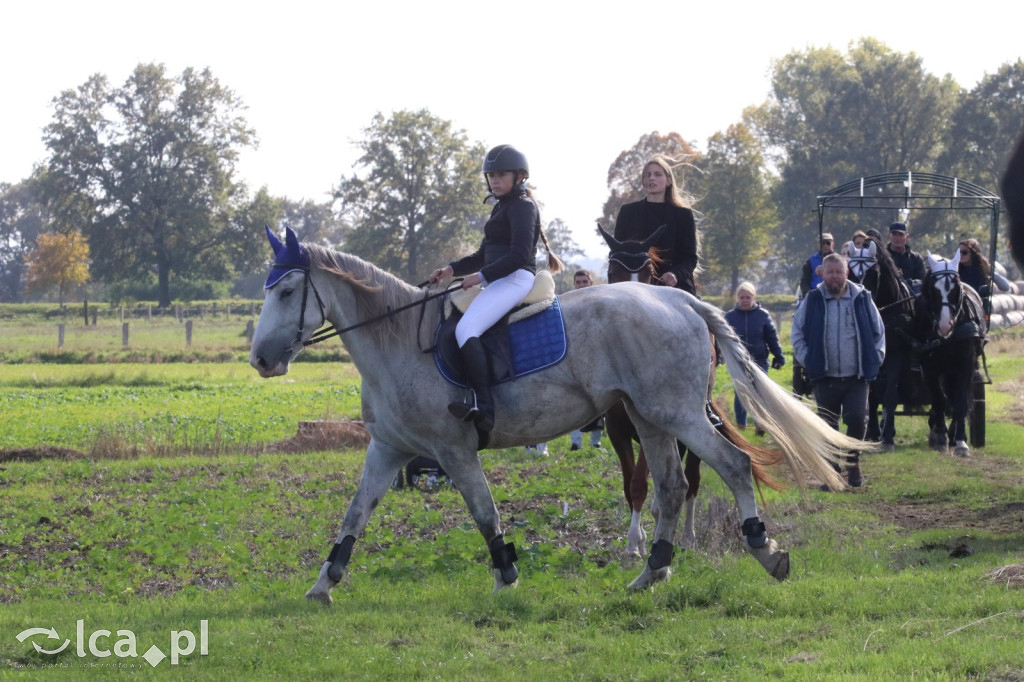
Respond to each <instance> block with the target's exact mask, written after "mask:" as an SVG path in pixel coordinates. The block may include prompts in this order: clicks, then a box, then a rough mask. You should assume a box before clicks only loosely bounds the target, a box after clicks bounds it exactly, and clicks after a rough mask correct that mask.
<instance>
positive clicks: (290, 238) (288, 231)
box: [284, 225, 299, 253]
mask: <svg viewBox="0 0 1024 682" xmlns="http://www.w3.org/2000/svg"><path fill="white" fill-rule="evenodd" d="M284 243H285V245H287V247H288V248H289V249H291V252H292V253H299V238H298V237H297V236H296V235H295V232H294V231H293V230H292V228H290V227H288V226H287V225H285V226H284Z"/></svg>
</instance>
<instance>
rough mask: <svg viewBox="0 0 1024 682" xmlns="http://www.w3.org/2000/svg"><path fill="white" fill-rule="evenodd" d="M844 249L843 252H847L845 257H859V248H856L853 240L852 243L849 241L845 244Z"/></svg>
mask: <svg viewBox="0 0 1024 682" xmlns="http://www.w3.org/2000/svg"><path fill="white" fill-rule="evenodd" d="M843 247H844V248H843V251H845V253H844V254H843V255H844V256H846V257H847V258H853V257H854V256H856V255H857V251H858V250H859V249H858V248H857V247H856V246H855V245H854V243H853V241H852V240H851V241H848V242H846V243H845V244H843Z"/></svg>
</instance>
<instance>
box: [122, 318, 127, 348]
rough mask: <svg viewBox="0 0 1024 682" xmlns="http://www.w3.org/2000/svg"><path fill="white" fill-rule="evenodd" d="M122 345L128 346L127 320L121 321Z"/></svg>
mask: <svg viewBox="0 0 1024 682" xmlns="http://www.w3.org/2000/svg"><path fill="white" fill-rule="evenodd" d="M121 345H122V346H127V345H128V323H127V322H122V323H121Z"/></svg>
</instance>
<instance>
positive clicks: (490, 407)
mask: <svg viewBox="0 0 1024 682" xmlns="http://www.w3.org/2000/svg"><path fill="white" fill-rule="evenodd" d="M460 352H461V353H462V366H463V368H464V369H465V370H466V383H468V384H469V387H470V388H471V389H472V394H471V396H470V401H469V402H464V403H448V411H449V412H451V413H452V414H453V415H454V416H455V417H456V418H458V419H461V420H462V421H469V420H473V421H474V422H476V426H477V428H479V429H480V430H481V431H490V430H492V429H493V428H494V403H493V402H491V370H490V365H489V364H488V362H487V353H486V351H484V344H483V342H482V341H481V340H480V337H478V336H474V337H473V338H471V339H470V340H468V341H466V343H465V344H463V346H462V348H461V349H460Z"/></svg>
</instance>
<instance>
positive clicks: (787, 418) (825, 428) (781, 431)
mask: <svg viewBox="0 0 1024 682" xmlns="http://www.w3.org/2000/svg"><path fill="white" fill-rule="evenodd" d="M689 301H690V305H691V307H692V308H693V309H694V311H695V312H696V313H697V314H698V315H700V317H701V318H702V319H703V320H704V322H705V323H706V324H707V325H708V329H709V330H710V331H711V333H712V334H714V335H715V338H716V339H717V340H718V345H719V348H720V349H721V351H722V356H723V357H724V360H725V367H726V369H727V370H728V372H729V376H730V377H731V378H732V382H733V387H734V389H735V390H736V391H737V392H738V393H739V396H740V400H742V401H743V404H744V405H746V406H747V409H748V411H749V412H750V413H751V414H752V415H753V416H754V419H755V420H756V421H757V423H758V424H760V425H761V428H763V429H764V430H765V431H767V432H768V433H769V434H770V435H771V436H772V438H773V439H774V440H775V442H776V443H777V444H778V446H779V447H780V448H781V450H782V456H783V459H784V460H785V461H786V463H787V464H788V465H789V467H790V469H791V470H792V471H793V474H794V478H795V479H796V481H797V483H798V485H799V486H800V488H801V489H804V488H805V481H804V477H803V473H804V472H807V473H810V474H811V475H812V476H814V477H816V478H818V479H819V480H821V481H822V482H824V483H825V484H826V485H827V486H828V487H829V488H830V489H832V490H841V489H843V488H844V487H845V484H844V483H843V480H842V478H841V477H840V476H839V474H838V473H837V472H836V470H835V469H834V468H833V466H832V465H833V464H836V465H838V464H840V463H842V462H843V461H844V460H845V458H846V455H847V454H848V453H849V451H851V450H870V449H871V447H872V446H870V445H868V444H866V443H864V442H863V441H860V440H857V439H855V438H850V437H849V436H845V435H843V434H842V433H840V432H839V431H836V430H835V429H833V428H831V427H830V426H829V425H828V424H826V423H825V421H824V420H822V419H820V418H818V415H816V414H815V413H814V412H812V411H811V410H810V409H809V408H808V407H807V406H806V405H804V404H803V403H801V402H800V401H799V400H797V399H796V398H795V397H793V395H792V394H791V393H790V392H789V391H787V390H785V389H784V388H782V387H781V386H779V385H778V384H776V383H775V382H774V381H772V380H771V379H770V378H769V377H768V375H767V374H765V373H764V372H762V371H761V369H760V368H759V367H758V366H757V365H756V364H754V362H753V361H752V360H751V359H750V355H749V354H748V353H747V349H746V347H745V346H744V345H743V342H742V341H740V338H739V337H738V336H737V335H736V332H735V331H734V330H733V328H732V327H731V326H730V325H729V323H728V322H727V321H726V319H725V314H724V313H723V312H722V311H721V310H719V309H718V308H716V307H715V306H711V305H708V304H707V303H703V302H701V301H699V300H698V299H697V298H695V297H690V298H689Z"/></svg>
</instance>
